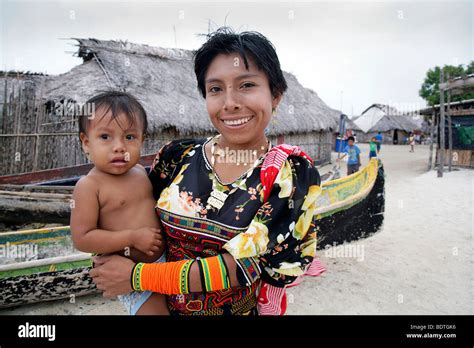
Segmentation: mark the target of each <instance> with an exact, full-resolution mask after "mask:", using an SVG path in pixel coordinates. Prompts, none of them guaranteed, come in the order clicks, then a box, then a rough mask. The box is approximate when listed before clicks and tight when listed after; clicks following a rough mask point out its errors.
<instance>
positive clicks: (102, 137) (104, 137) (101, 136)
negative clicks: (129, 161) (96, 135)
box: [100, 134, 109, 140]
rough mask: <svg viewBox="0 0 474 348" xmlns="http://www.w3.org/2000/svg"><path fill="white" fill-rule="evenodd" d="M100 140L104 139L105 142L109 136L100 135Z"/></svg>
mask: <svg viewBox="0 0 474 348" xmlns="http://www.w3.org/2000/svg"><path fill="white" fill-rule="evenodd" d="M100 138H101V139H104V140H107V139H109V135H108V134H101V135H100Z"/></svg>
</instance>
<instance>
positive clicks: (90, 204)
mask: <svg viewBox="0 0 474 348" xmlns="http://www.w3.org/2000/svg"><path fill="white" fill-rule="evenodd" d="M87 103H89V104H87V105H92V106H94V109H95V112H94V114H93V115H92V117H85V116H81V117H80V118H79V137H80V139H81V143H82V148H83V150H84V152H85V153H86V155H87V157H88V158H89V160H90V161H91V162H92V163H93V164H94V167H93V168H92V169H91V171H90V172H89V173H88V174H87V175H86V176H84V177H82V178H81V179H80V180H79V181H78V183H77V184H76V187H75V189H74V193H73V202H74V207H73V209H72V212H71V231H72V239H73V242H74V245H75V247H76V248H77V249H79V250H81V251H84V252H90V253H97V254H108V253H120V254H121V255H123V256H127V257H129V258H130V259H132V260H134V261H136V262H165V255H164V254H163V251H164V241H163V239H162V235H161V233H160V232H161V230H160V223H159V220H158V217H157V216H156V213H155V209H154V207H155V200H154V198H153V189H152V185H151V183H150V181H149V180H148V176H147V173H146V170H145V168H144V167H142V166H141V165H140V164H138V161H139V159H140V150H141V147H142V144H143V141H144V137H145V133H146V130H147V116H146V112H145V110H144V109H143V107H142V106H141V105H140V103H139V102H138V101H137V100H136V99H135V98H134V97H133V96H131V95H129V94H127V93H124V92H104V93H102V94H100V95H97V96H95V97H93V98H92V99H90V100H89V101H88V102H87ZM94 109H93V110H94ZM119 300H120V301H121V302H122V303H123V304H124V306H125V307H126V308H127V310H128V312H129V313H130V314H132V315H135V314H138V315H144V314H169V311H168V308H167V305H166V298H165V296H164V295H161V294H156V293H151V292H149V291H145V292H131V293H130V294H127V295H124V296H119Z"/></svg>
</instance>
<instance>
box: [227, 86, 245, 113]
mask: <svg viewBox="0 0 474 348" xmlns="http://www.w3.org/2000/svg"><path fill="white" fill-rule="evenodd" d="M240 108H241V106H240V98H239V96H238V93H236V92H235V90H234V89H233V88H232V87H229V88H228V89H227V91H226V94H225V103H224V110H225V111H231V112H232V111H235V110H240Z"/></svg>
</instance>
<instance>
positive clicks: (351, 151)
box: [337, 136, 360, 175]
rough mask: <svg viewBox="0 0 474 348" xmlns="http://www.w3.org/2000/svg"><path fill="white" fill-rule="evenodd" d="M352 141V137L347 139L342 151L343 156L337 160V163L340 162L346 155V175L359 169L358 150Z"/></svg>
mask: <svg viewBox="0 0 474 348" xmlns="http://www.w3.org/2000/svg"><path fill="white" fill-rule="evenodd" d="M354 140H355V139H354V137H352V136H351V137H349V138H348V139H347V146H346V148H345V149H344V151H343V152H344V155H342V157H341V158H338V159H337V161H340V160H342V159H343V158H344V157H346V155H348V160H347V175H351V174H353V173H355V172H357V171H358V170H359V168H360V149H359V147H358V146H357V145H355V144H354Z"/></svg>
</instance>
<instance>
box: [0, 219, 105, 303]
mask: <svg viewBox="0 0 474 348" xmlns="http://www.w3.org/2000/svg"><path fill="white" fill-rule="evenodd" d="M0 255H1V256H2V257H1V258H0V260H1V262H2V263H1V264H0V308H6V307H14V306H19V305H23V304H27V303H35V302H43V301H52V300H58V299H69V300H71V299H72V298H74V297H77V296H83V295H87V294H91V293H95V292H97V289H96V287H95V284H94V283H93V281H92V278H91V277H90V276H89V270H90V266H91V255H90V254H87V253H82V252H79V251H77V250H75V249H74V248H73V245H72V241H71V233H70V229H69V226H64V227H53V228H44V229H36V230H27V231H18V232H6V233H0Z"/></svg>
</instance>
